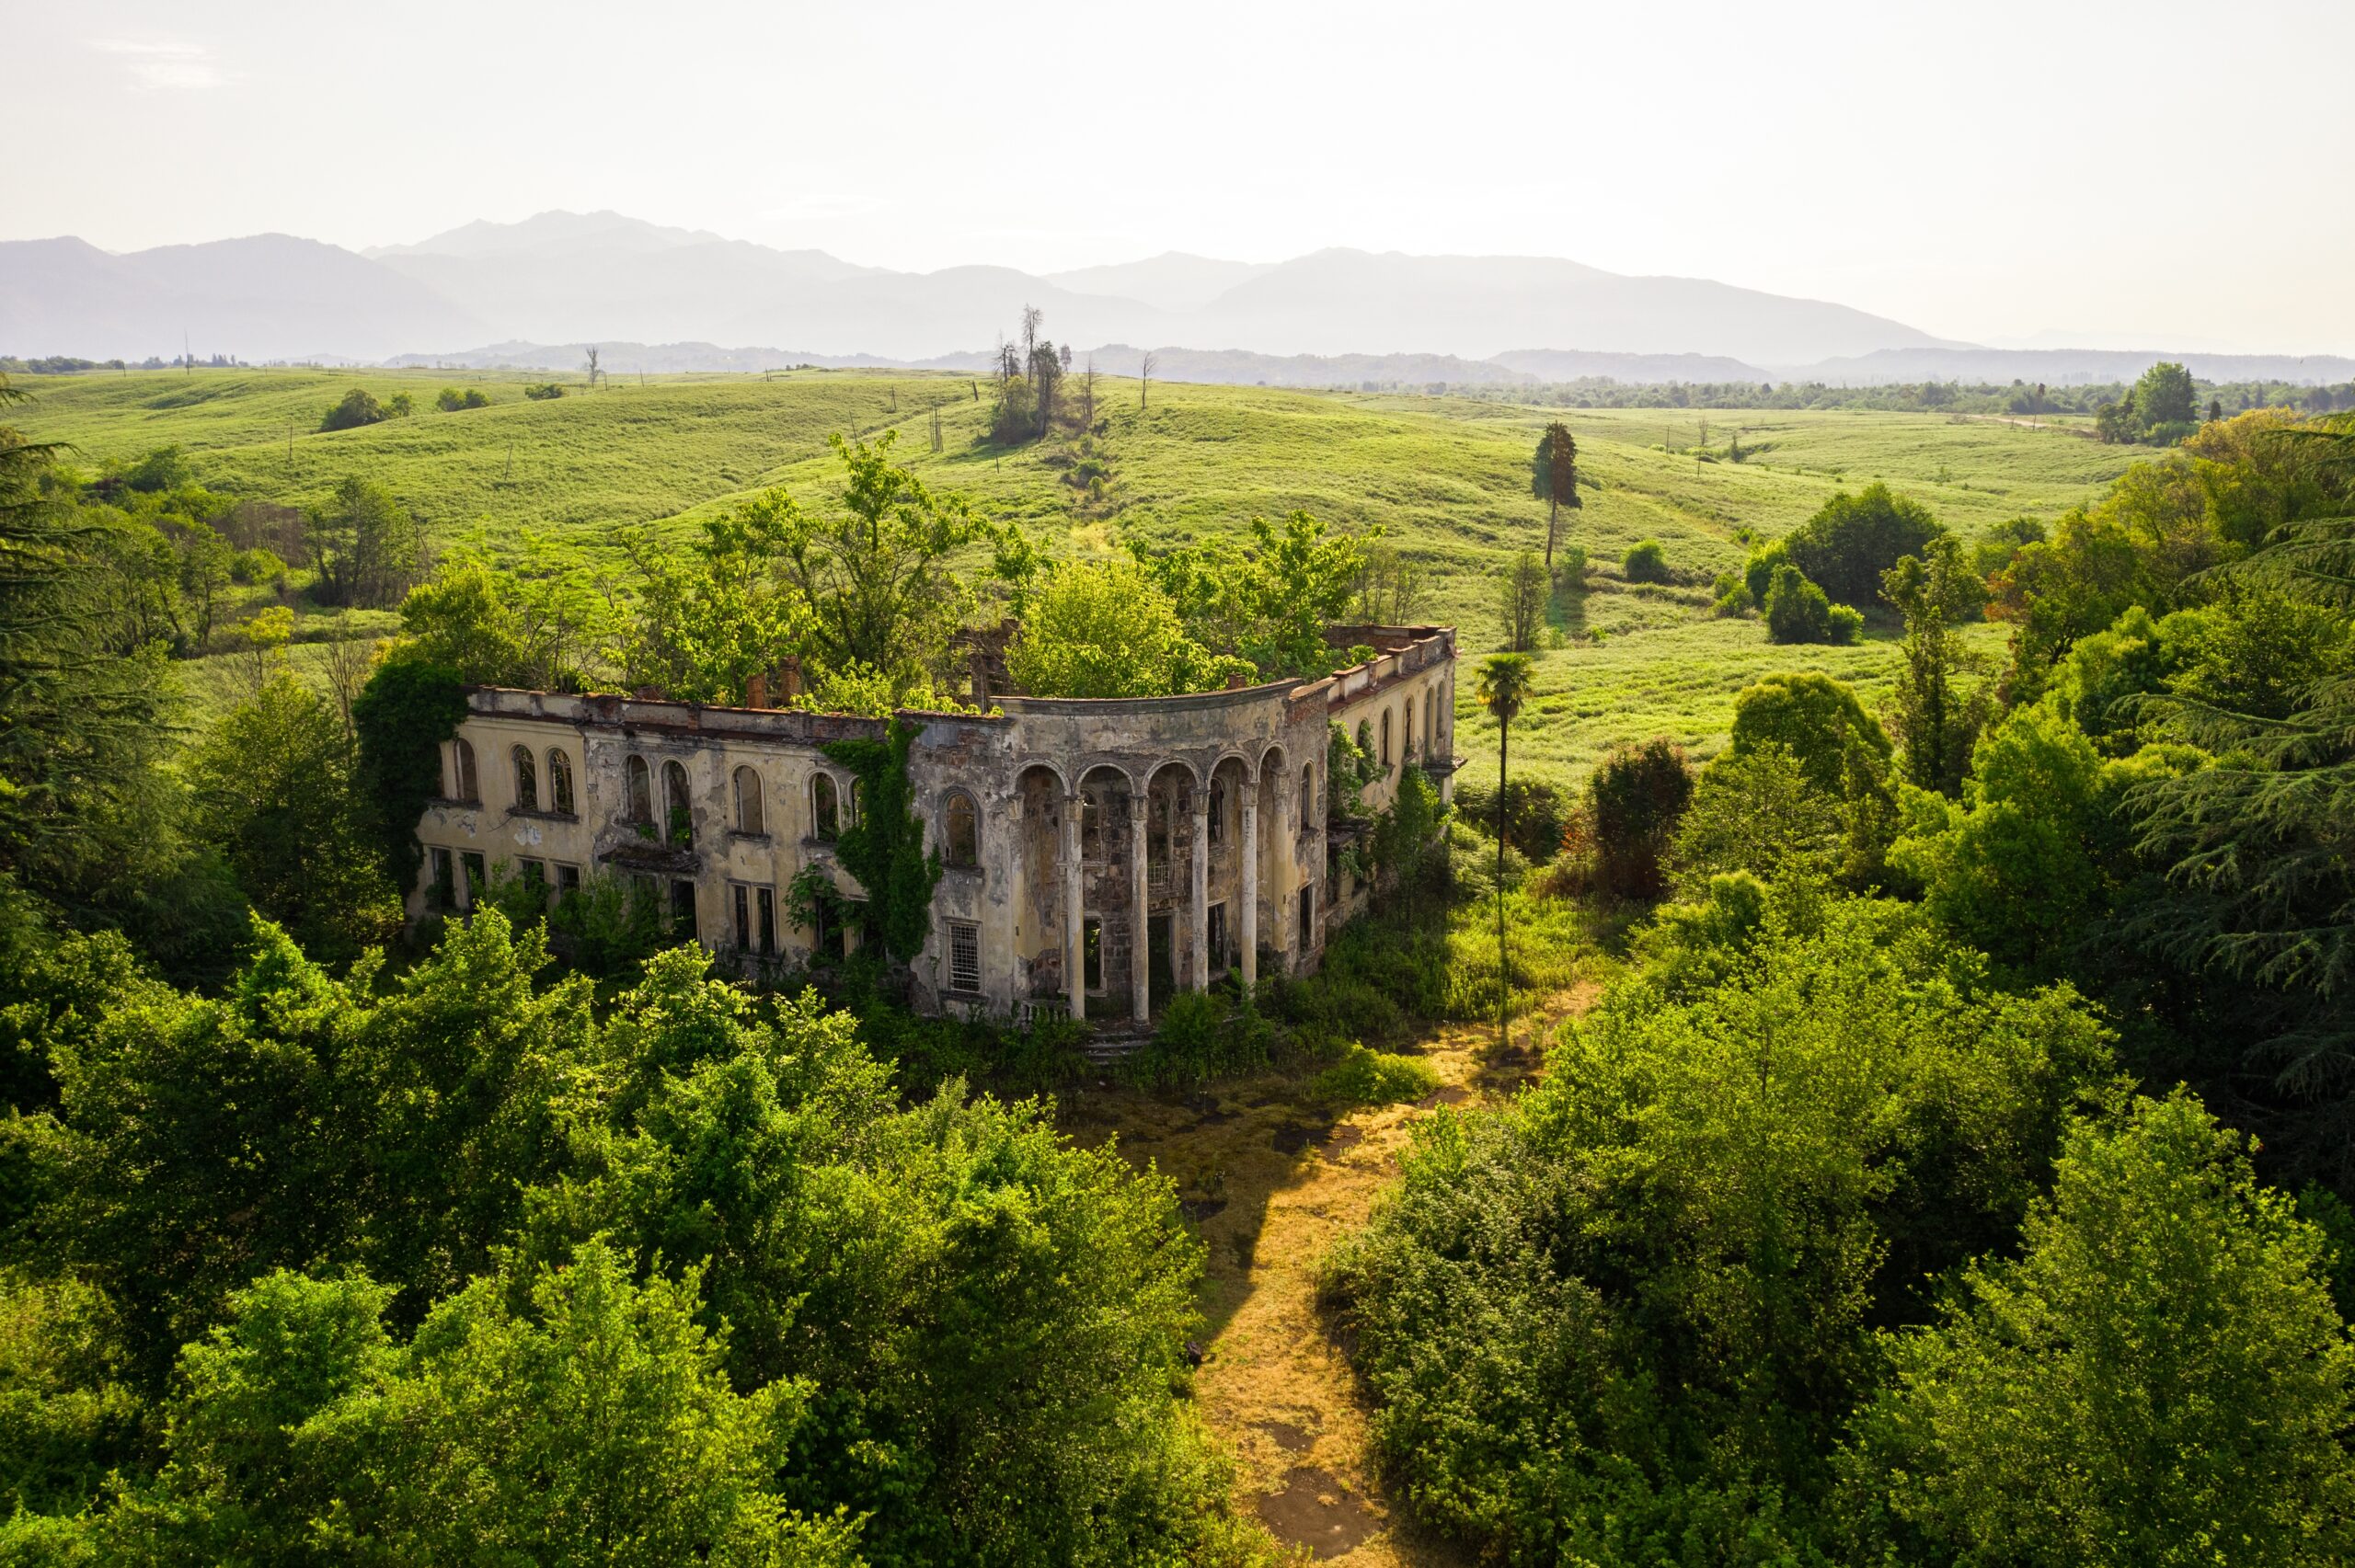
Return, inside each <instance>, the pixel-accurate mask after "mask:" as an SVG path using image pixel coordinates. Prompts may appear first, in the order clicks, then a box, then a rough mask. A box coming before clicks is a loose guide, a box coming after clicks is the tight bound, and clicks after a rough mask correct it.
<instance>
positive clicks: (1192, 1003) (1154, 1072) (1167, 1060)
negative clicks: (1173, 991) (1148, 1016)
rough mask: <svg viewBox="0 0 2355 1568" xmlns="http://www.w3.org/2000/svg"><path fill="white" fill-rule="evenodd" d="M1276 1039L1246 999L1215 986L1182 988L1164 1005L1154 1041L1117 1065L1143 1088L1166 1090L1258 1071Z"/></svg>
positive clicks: (1269, 1027) (1262, 1018)
mask: <svg viewBox="0 0 2355 1568" xmlns="http://www.w3.org/2000/svg"><path fill="white" fill-rule="evenodd" d="M1274 1038H1275V1029H1274V1026H1273V1025H1271V1024H1269V1022H1268V1020H1267V1019H1266V1018H1265V1017H1264V1016H1262V1015H1261V1013H1260V1012H1259V1010H1258V1006H1257V1005H1256V1004H1254V1003H1253V1002H1252V1001H1250V999H1248V998H1245V999H1244V1000H1243V1001H1240V1002H1236V1001H1230V1000H1229V999H1228V998H1227V997H1225V996H1223V995H1221V994H1220V993H1218V992H1216V991H1200V990H1189V991H1180V992H1178V993H1177V996H1175V997H1173V998H1171V999H1170V1002H1169V1005H1168V1006H1167V1007H1166V1008H1165V1009H1163V1010H1162V1014H1161V1026H1160V1027H1159V1028H1158V1029H1156V1030H1155V1031H1154V1036H1153V1038H1152V1040H1151V1041H1149V1042H1148V1043H1147V1044H1146V1045H1145V1047H1144V1048H1143V1050H1140V1051H1138V1052H1136V1053H1135V1054H1133V1055H1132V1056H1131V1057H1130V1058H1129V1059H1127V1060H1126V1061H1124V1062H1122V1063H1121V1064H1120V1075H1121V1076H1122V1077H1123V1078H1126V1079H1127V1080H1129V1082H1132V1083H1136V1084H1140V1085H1142V1086H1143V1087H1146V1088H1155V1089H1166V1088H1182V1087H1185V1086H1187V1085H1189V1084H1195V1083H1201V1082H1207V1081H1208V1080H1210V1079H1212V1078H1231V1077H1234V1076H1236V1075H1238V1074H1241V1073H1246V1072H1257V1071H1259V1070H1262V1069H1264V1068H1265V1067H1266V1066H1267V1065H1268V1060H1269V1054H1268V1047H1269V1045H1270V1043H1272V1041H1273V1040H1274Z"/></svg>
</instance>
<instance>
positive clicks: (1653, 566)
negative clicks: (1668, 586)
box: [1619, 539, 1669, 582]
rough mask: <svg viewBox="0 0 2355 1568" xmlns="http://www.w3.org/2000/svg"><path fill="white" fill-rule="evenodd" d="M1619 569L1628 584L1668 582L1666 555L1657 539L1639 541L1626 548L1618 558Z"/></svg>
mask: <svg viewBox="0 0 2355 1568" xmlns="http://www.w3.org/2000/svg"><path fill="white" fill-rule="evenodd" d="M1619 569H1620V571H1621V572H1623V573H1624V574H1626V578H1627V580H1628V581H1629V582H1666V581H1668V580H1669V572H1668V555H1667V552H1665V551H1663V550H1662V549H1661V548H1660V541H1659V540H1657V539H1639V540H1637V542H1636V543H1635V544H1630V545H1628V546H1627V553H1626V555H1624V556H1622V557H1621V558H1620V562H1619Z"/></svg>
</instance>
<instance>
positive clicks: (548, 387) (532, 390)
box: [523, 381, 564, 403]
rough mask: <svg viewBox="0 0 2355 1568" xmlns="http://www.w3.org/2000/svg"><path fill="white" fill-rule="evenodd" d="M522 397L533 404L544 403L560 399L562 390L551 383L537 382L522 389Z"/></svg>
mask: <svg viewBox="0 0 2355 1568" xmlns="http://www.w3.org/2000/svg"><path fill="white" fill-rule="evenodd" d="M523 395H524V396H526V397H528V398H530V399H531V400H532V401H533V402H534V403H545V402H546V401H547V400H548V399H549V398H552V397H562V396H563V395H564V388H563V387H561V386H559V385H557V383H555V382H552V381H537V382H534V383H532V384H531V385H529V386H527V387H525V388H524V389H523Z"/></svg>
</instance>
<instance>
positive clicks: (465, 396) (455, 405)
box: [433, 386, 490, 414]
mask: <svg viewBox="0 0 2355 1568" xmlns="http://www.w3.org/2000/svg"><path fill="white" fill-rule="evenodd" d="M433 406H435V407H436V408H439V409H441V410H442V412H443V413H444V414H454V413H456V412H457V411H458V410H459V409H461V408H488V407H489V406H490V398H489V395H488V394H486V393H485V392H484V391H483V390H482V389H481V388H480V387H478V386H469V387H465V388H464V389H463V390H462V389H460V388H458V387H454V386H445V387H443V388H442V395H441V396H439V397H437V398H435V399H434V400H433Z"/></svg>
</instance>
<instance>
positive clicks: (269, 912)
mask: <svg viewBox="0 0 2355 1568" xmlns="http://www.w3.org/2000/svg"><path fill="white" fill-rule="evenodd" d="M356 761H357V758H356V755H355V753H354V750H353V747H352V744H351V740H350V737H349V736H348V735H347V734H346V733H345V730H344V727H343V721H342V718H341V715H339V714H338V713H337V711H336V709H335V707H334V705H333V704H329V703H327V701H325V700H324V699H322V698H320V697H319V696H318V695H317V694H316V693H315V692H312V691H311V690H310V689H309V688H307V687H305V686H304V685H302V684H301V683H300V682H298V681H296V680H295V679H294V677H293V675H291V674H289V673H287V672H286V671H284V670H280V671H279V672H277V673H276V674H274V675H272V676H271V677H270V679H268V680H267V681H264V682H263V683H262V685H261V688H260V690H259V691H258V692H255V693H254V695H253V696H252V698H250V699H249V700H247V702H244V703H241V704H238V705H237V706H236V708H234V709H232V710H231V711H230V712H229V713H228V714H227V715H224V716H223V718H222V719H221V720H220V721H219V722H218V723H217V724H215V725H214V726H213V728H212V729H211V730H210V731H208V732H207V733H206V734H205V736H204V737H203V738H202V739H201V741H200V742H199V743H198V744H197V745H196V746H195V747H193V748H192V749H191V750H190V752H189V755H188V757H187V759H186V761H184V763H183V764H182V773H183V774H184V776H185V777H186V779H187V781H188V787H189V802H190V808H191V810H192V812H193V822H192V826H193V827H194V829H195V831H196V833H197V835H198V836H199V837H200V838H201V839H202V840H203V841H206V842H208V843H211V844H213V845H214V846H216V847H217V848H219V849H220V851H221V853H223V854H224V855H225V856H226V857H227V859H228V862H229V864H230V865H231V867H232V868H233V869H234V870H235V871H236V876H237V883H238V886H239V887H243V888H244V889H245V891H246V896H247V898H251V899H252V900H253V901H254V907H255V908H257V909H258V910H261V911H262V913H263V914H265V915H266V916H268V917H269V918H270V920H272V921H276V922H277V923H278V924H280V925H281V926H283V927H284V928H285V929H286V930H287V931H288V932H289V933H291V934H292V935H293V937H294V939H295V940H296V941H297V942H298V943H300V944H302V945H303V946H304V948H305V949H307V950H308V951H310V952H313V953H315V954H317V955H318V956H321V957H325V958H331V959H344V958H350V957H352V956H355V955H356V954H357V953H358V952H359V951H360V949H361V948H362V947H363V946H365V945H367V944H370V943H373V942H382V941H385V940H386V939H387V938H389V937H390V936H391V935H392V934H393V933H395V932H396V931H397V930H398V929H399V927H400V920H401V900H400V893H399V890H398V889H397V888H396V887H394V886H393V884H392V883H391V881H390V880H389V879H388V878H387V877H386V876H385V866H384V859H383V856H382V854H381V853H379V850H378V840H377V837H376V834H375V832H374V826H375V817H374V812H373V808H372V803H370V802H368V801H366V800H363V799H362V798H361V797H360V795H358V792H357V789H356V787H355V784H354V768H355V764H356Z"/></svg>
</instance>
